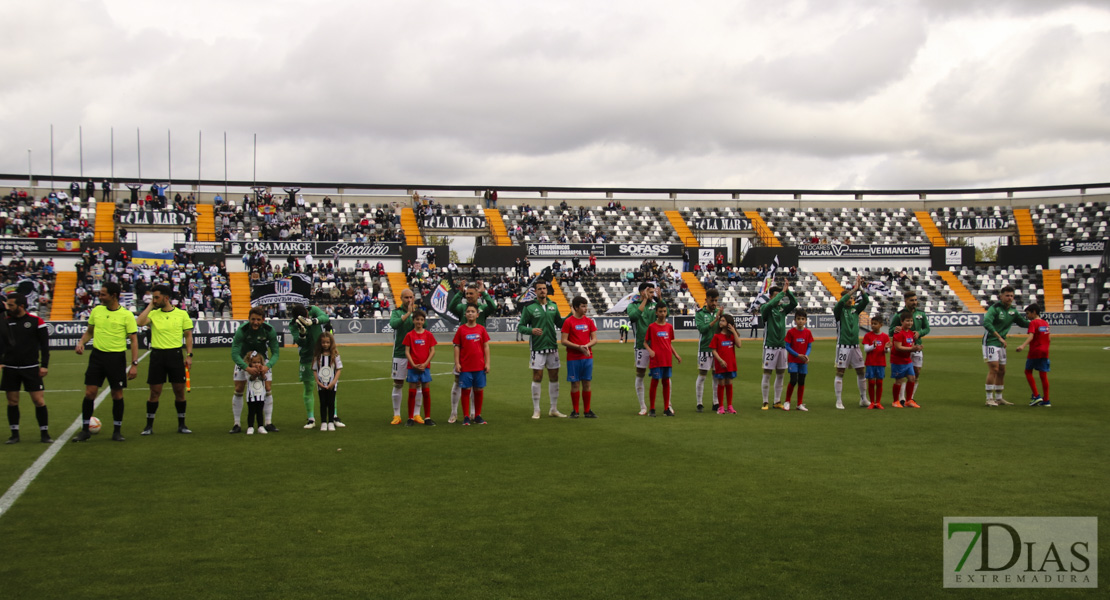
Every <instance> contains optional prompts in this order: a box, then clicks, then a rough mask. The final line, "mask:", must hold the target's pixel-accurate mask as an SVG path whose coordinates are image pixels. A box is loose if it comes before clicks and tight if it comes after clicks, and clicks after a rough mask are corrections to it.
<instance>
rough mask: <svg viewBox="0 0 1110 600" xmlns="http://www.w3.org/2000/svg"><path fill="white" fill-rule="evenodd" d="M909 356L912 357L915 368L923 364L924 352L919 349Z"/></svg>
mask: <svg viewBox="0 0 1110 600" xmlns="http://www.w3.org/2000/svg"><path fill="white" fill-rule="evenodd" d="M910 357H911V358H913V366H914V368H916V369H920V368H921V365H923V364H925V353H924V352H922V351H920V350H918V351H917V352H914V353H913V354H911V355H910Z"/></svg>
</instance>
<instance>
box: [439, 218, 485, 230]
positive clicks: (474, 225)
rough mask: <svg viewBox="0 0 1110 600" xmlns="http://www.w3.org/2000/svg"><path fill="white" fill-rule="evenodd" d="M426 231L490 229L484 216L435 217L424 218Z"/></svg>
mask: <svg viewBox="0 0 1110 600" xmlns="http://www.w3.org/2000/svg"><path fill="white" fill-rule="evenodd" d="M424 229H481V230H485V229H489V224H488V223H486V218H485V217H484V216H448V215H435V216H431V217H425V218H424Z"/></svg>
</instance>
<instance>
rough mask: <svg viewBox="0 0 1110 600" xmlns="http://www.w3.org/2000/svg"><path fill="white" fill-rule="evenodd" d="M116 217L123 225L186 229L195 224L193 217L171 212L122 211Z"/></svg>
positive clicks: (117, 212)
mask: <svg viewBox="0 0 1110 600" xmlns="http://www.w3.org/2000/svg"><path fill="white" fill-rule="evenodd" d="M116 216H117V217H118V218H119V222H120V224H121V225H151V226H162V227H184V226H186V225H188V224H190V223H192V222H193V217H192V216H190V215H187V214H185V213H179V212H175V211H171V210H141V211H140V210H122V211H116Z"/></svg>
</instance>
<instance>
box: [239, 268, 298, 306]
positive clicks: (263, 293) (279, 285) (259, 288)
mask: <svg viewBox="0 0 1110 600" xmlns="http://www.w3.org/2000/svg"><path fill="white" fill-rule="evenodd" d="M311 295H312V280H311V279H309V277H308V276H307V275H304V274H301V273H295V274H294V275H292V276H291V277H289V278H288V279H278V280H277V281H269V282H266V283H256V284H254V285H252V286H251V306H263V305H267V304H281V303H283V302H284V303H286V304H308V298H309V296H311Z"/></svg>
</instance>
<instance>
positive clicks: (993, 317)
mask: <svg viewBox="0 0 1110 600" xmlns="http://www.w3.org/2000/svg"><path fill="white" fill-rule="evenodd" d="M1014 323H1017V324H1018V325H1020V326H1022V327H1029V321H1027V320H1026V319H1025V317H1023V316H1022V315H1021V314H1019V313H1018V310H1017V308H1015V307H1014V288H1012V287H1010V286H1006V287H1004V288H1002V289H1001V290H999V292H998V302H995V303H994V304H992V305H991V307H990V308H988V309H987V314H985V315H983V329H985V330H986V332H985V333H984V334H983V360H984V361H986V363H987V384H986V386H987V406H1012V405H1013V402H1009V401H1007V400H1005V399H1004V398H1003V397H1002V390H1003V388H1005V385H1006V335H1007V334H1009V333H1010V327H1011V326H1012V325H1013V324H1014Z"/></svg>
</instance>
